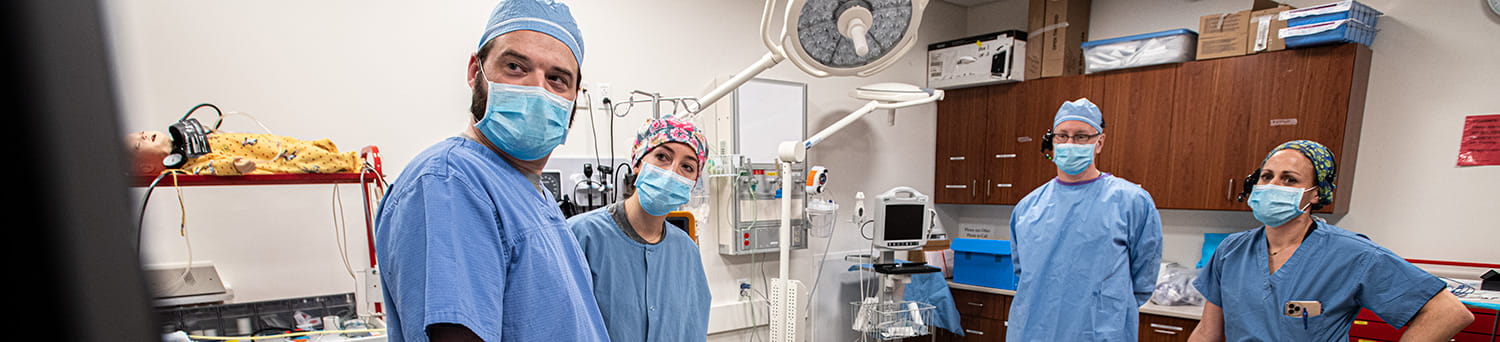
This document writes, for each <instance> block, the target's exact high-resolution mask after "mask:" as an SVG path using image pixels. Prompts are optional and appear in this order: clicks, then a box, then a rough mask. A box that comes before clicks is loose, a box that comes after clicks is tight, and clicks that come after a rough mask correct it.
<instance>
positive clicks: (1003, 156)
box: [995, 153, 1016, 159]
mask: <svg viewBox="0 0 1500 342" xmlns="http://www.w3.org/2000/svg"><path fill="white" fill-rule="evenodd" d="M1015 157H1016V154H1015V153H1009V154H996V155H995V159H1005V158H1015Z"/></svg>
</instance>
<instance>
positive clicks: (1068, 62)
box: [1041, 0, 1092, 77]
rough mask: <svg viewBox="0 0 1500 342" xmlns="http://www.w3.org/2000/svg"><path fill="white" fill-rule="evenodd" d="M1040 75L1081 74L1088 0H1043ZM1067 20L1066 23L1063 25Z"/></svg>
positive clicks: (1086, 38) (1087, 17) (1086, 37)
mask: <svg viewBox="0 0 1500 342" xmlns="http://www.w3.org/2000/svg"><path fill="white" fill-rule="evenodd" d="M1046 2H1047V8H1046V9H1045V15H1046V19H1045V21H1044V24H1045V26H1043V27H1050V28H1052V31H1048V32H1047V33H1048V35H1047V37H1045V38H1044V39H1045V40H1043V41H1041V43H1042V44H1043V46H1042V47H1041V50H1042V75H1041V77H1054V76H1071V75H1080V74H1083V47H1081V45H1082V44H1083V42H1086V41H1088V38H1089V32H1088V31H1089V7H1090V6H1091V5H1092V1H1091V0H1046ZM1064 23H1066V25H1064Z"/></svg>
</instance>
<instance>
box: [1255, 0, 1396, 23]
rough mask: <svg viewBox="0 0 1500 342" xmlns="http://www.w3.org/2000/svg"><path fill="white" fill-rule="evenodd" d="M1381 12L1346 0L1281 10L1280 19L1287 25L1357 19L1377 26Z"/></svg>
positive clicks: (1357, 2)
mask: <svg viewBox="0 0 1500 342" xmlns="http://www.w3.org/2000/svg"><path fill="white" fill-rule="evenodd" d="M1382 14H1383V13H1380V11H1377V10H1375V9H1374V8H1370V6H1365V4H1362V3H1359V1H1353V0H1346V1H1339V2H1334V3H1328V4H1322V5H1318V6H1313V7H1308V8H1299V9H1294V10H1289V11H1284V12H1281V14H1280V16H1281V17H1280V19H1281V20H1286V26H1287V27H1296V26H1303V25H1312V24H1317V23H1326V22H1330V21H1335V20H1345V19H1350V20H1354V21H1358V22H1359V23H1361V24H1365V25H1366V26H1369V27H1378V26H1379V20H1380V16H1381V15H1382Z"/></svg>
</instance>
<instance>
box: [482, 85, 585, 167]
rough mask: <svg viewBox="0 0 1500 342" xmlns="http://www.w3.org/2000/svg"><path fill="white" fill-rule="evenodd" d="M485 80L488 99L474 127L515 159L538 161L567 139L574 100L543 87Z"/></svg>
mask: <svg viewBox="0 0 1500 342" xmlns="http://www.w3.org/2000/svg"><path fill="white" fill-rule="evenodd" d="M481 75H483V72H482V71H481ZM485 82H487V83H488V84H489V89H490V94H489V100H488V101H487V103H486V108H485V111H484V119H482V120H480V121H479V123H478V124H475V127H476V128H479V132H481V133H484V137H485V138H488V139H489V140H490V143H492V144H495V147H498V148H500V150H501V151H505V153H506V154H509V155H510V156H511V157H515V158H516V159H520V160H537V159H542V157H546V156H547V155H548V154H551V153H552V149H554V148H557V145H562V144H563V142H565V141H566V140H567V138H568V114H569V113H570V111H571V110H572V108H573V101H571V100H568V99H566V98H563V97H562V96H558V95H557V94H553V93H552V92H549V91H547V89H543V88H541V87H531V86H520V85H513V84H505V83H495V82H489V81H485Z"/></svg>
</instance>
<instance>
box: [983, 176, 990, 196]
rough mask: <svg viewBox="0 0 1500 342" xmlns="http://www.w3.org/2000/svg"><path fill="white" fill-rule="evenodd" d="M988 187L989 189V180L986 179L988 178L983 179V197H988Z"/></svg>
mask: <svg viewBox="0 0 1500 342" xmlns="http://www.w3.org/2000/svg"><path fill="white" fill-rule="evenodd" d="M990 189H991V188H990V180H988V179H986V180H984V197H985V198H989V197H990Z"/></svg>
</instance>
